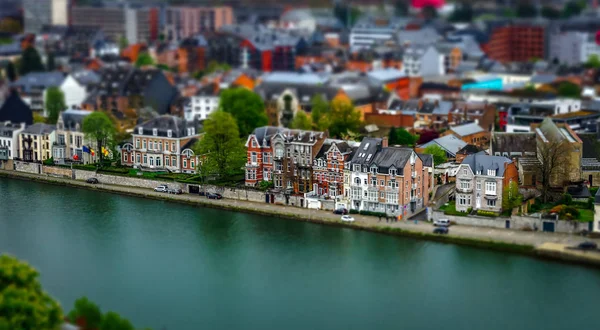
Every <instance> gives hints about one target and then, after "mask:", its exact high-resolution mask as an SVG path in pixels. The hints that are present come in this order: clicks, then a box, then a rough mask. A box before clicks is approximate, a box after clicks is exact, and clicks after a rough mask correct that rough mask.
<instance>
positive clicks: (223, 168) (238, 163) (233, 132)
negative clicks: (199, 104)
mask: <svg viewBox="0 0 600 330" xmlns="http://www.w3.org/2000/svg"><path fill="white" fill-rule="evenodd" d="M194 152H195V153H196V154H197V155H199V156H200V157H202V161H201V165H200V167H201V169H200V172H201V174H202V175H204V176H214V175H217V176H219V177H220V178H226V177H229V176H231V175H232V174H234V173H237V172H239V171H240V169H241V168H242V167H243V166H244V163H245V158H246V150H245V148H244V144H243V141H242V140H241V139H240V133H239V131H238V127H237V124H236V122H235V119H234V118H233V116H232V115H231V114H229V113H227V112H225V111H216V112H213V113H212V114H210V116H208V119H207V120H206V121H205V122H204V135H203V136H202V138H201V139H200V142H198V143H197V145H196V146H194Z"/></svg>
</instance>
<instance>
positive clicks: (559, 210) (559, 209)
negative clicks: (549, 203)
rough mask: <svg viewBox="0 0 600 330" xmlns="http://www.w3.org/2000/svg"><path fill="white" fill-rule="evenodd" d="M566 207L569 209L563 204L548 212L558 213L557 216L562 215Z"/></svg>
mask: <svg viewBox="0 0 600 330" xmlns="http://www.w3.org/2000/svg"><path fill="white" fill-rule="evenodd" d="M565 207H567V206H566V205H562V204H560V205H556V206H555V207H553V208H551V209H550V211H548V212H550V213H556V214H562V212H563V209H564V208H565Z"/></svg>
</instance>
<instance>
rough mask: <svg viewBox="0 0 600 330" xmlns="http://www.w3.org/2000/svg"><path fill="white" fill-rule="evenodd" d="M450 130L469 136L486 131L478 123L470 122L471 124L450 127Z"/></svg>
mask: <svg viewBox="0 0 600 330" xmlns="http://www.w3.org/2000/svg"><path fill="white" fill-rule="evenodd" d="M450 130H452V131H453V132H454V133H456V134H458V135H459V136H469V135H471V134H476V133H480V132H484V131H485V130H484V129H483V128H481V126H479V125H478V124H477V123H469V124H464V125H459V126H454V127H450Z"/></svg>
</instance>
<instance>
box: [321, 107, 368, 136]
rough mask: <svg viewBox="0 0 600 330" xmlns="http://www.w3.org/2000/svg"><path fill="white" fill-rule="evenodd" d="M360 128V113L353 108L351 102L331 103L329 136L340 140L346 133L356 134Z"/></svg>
mask: <svg viewBox="0 0 600 330" xmlns="http://www.w3.org/2000/svg"><path fill="white" fill-rule="evenodd" d="M361 126H362V122H361V120H360V112H359V111H358V110H356V109H355V108H354V105H352V102H348V101H345V100H334V101H333V102H331V112H330V114H329V134H330V135H331V136H334V137H338V138H341V137H343V136H345V135H347V134H348V133H351V132H354V133H356V132H358V131H360V128H361Z"/></svg>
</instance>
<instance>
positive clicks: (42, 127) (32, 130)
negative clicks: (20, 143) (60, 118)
mask: <svg viewBox="0 0 600 330" xmlns="http://www.w3.org/2000/svg"><path fill="white" fill-rule="evenodd" d="M55 129H56V126H54V125H49V124H43V123H37V124H33V125H31V126H27V127H26V128H25V129H24V130H23V132H21V133H24V134H36V135H45V134H50V133H52V132H54V130H55Z"/></svg>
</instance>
